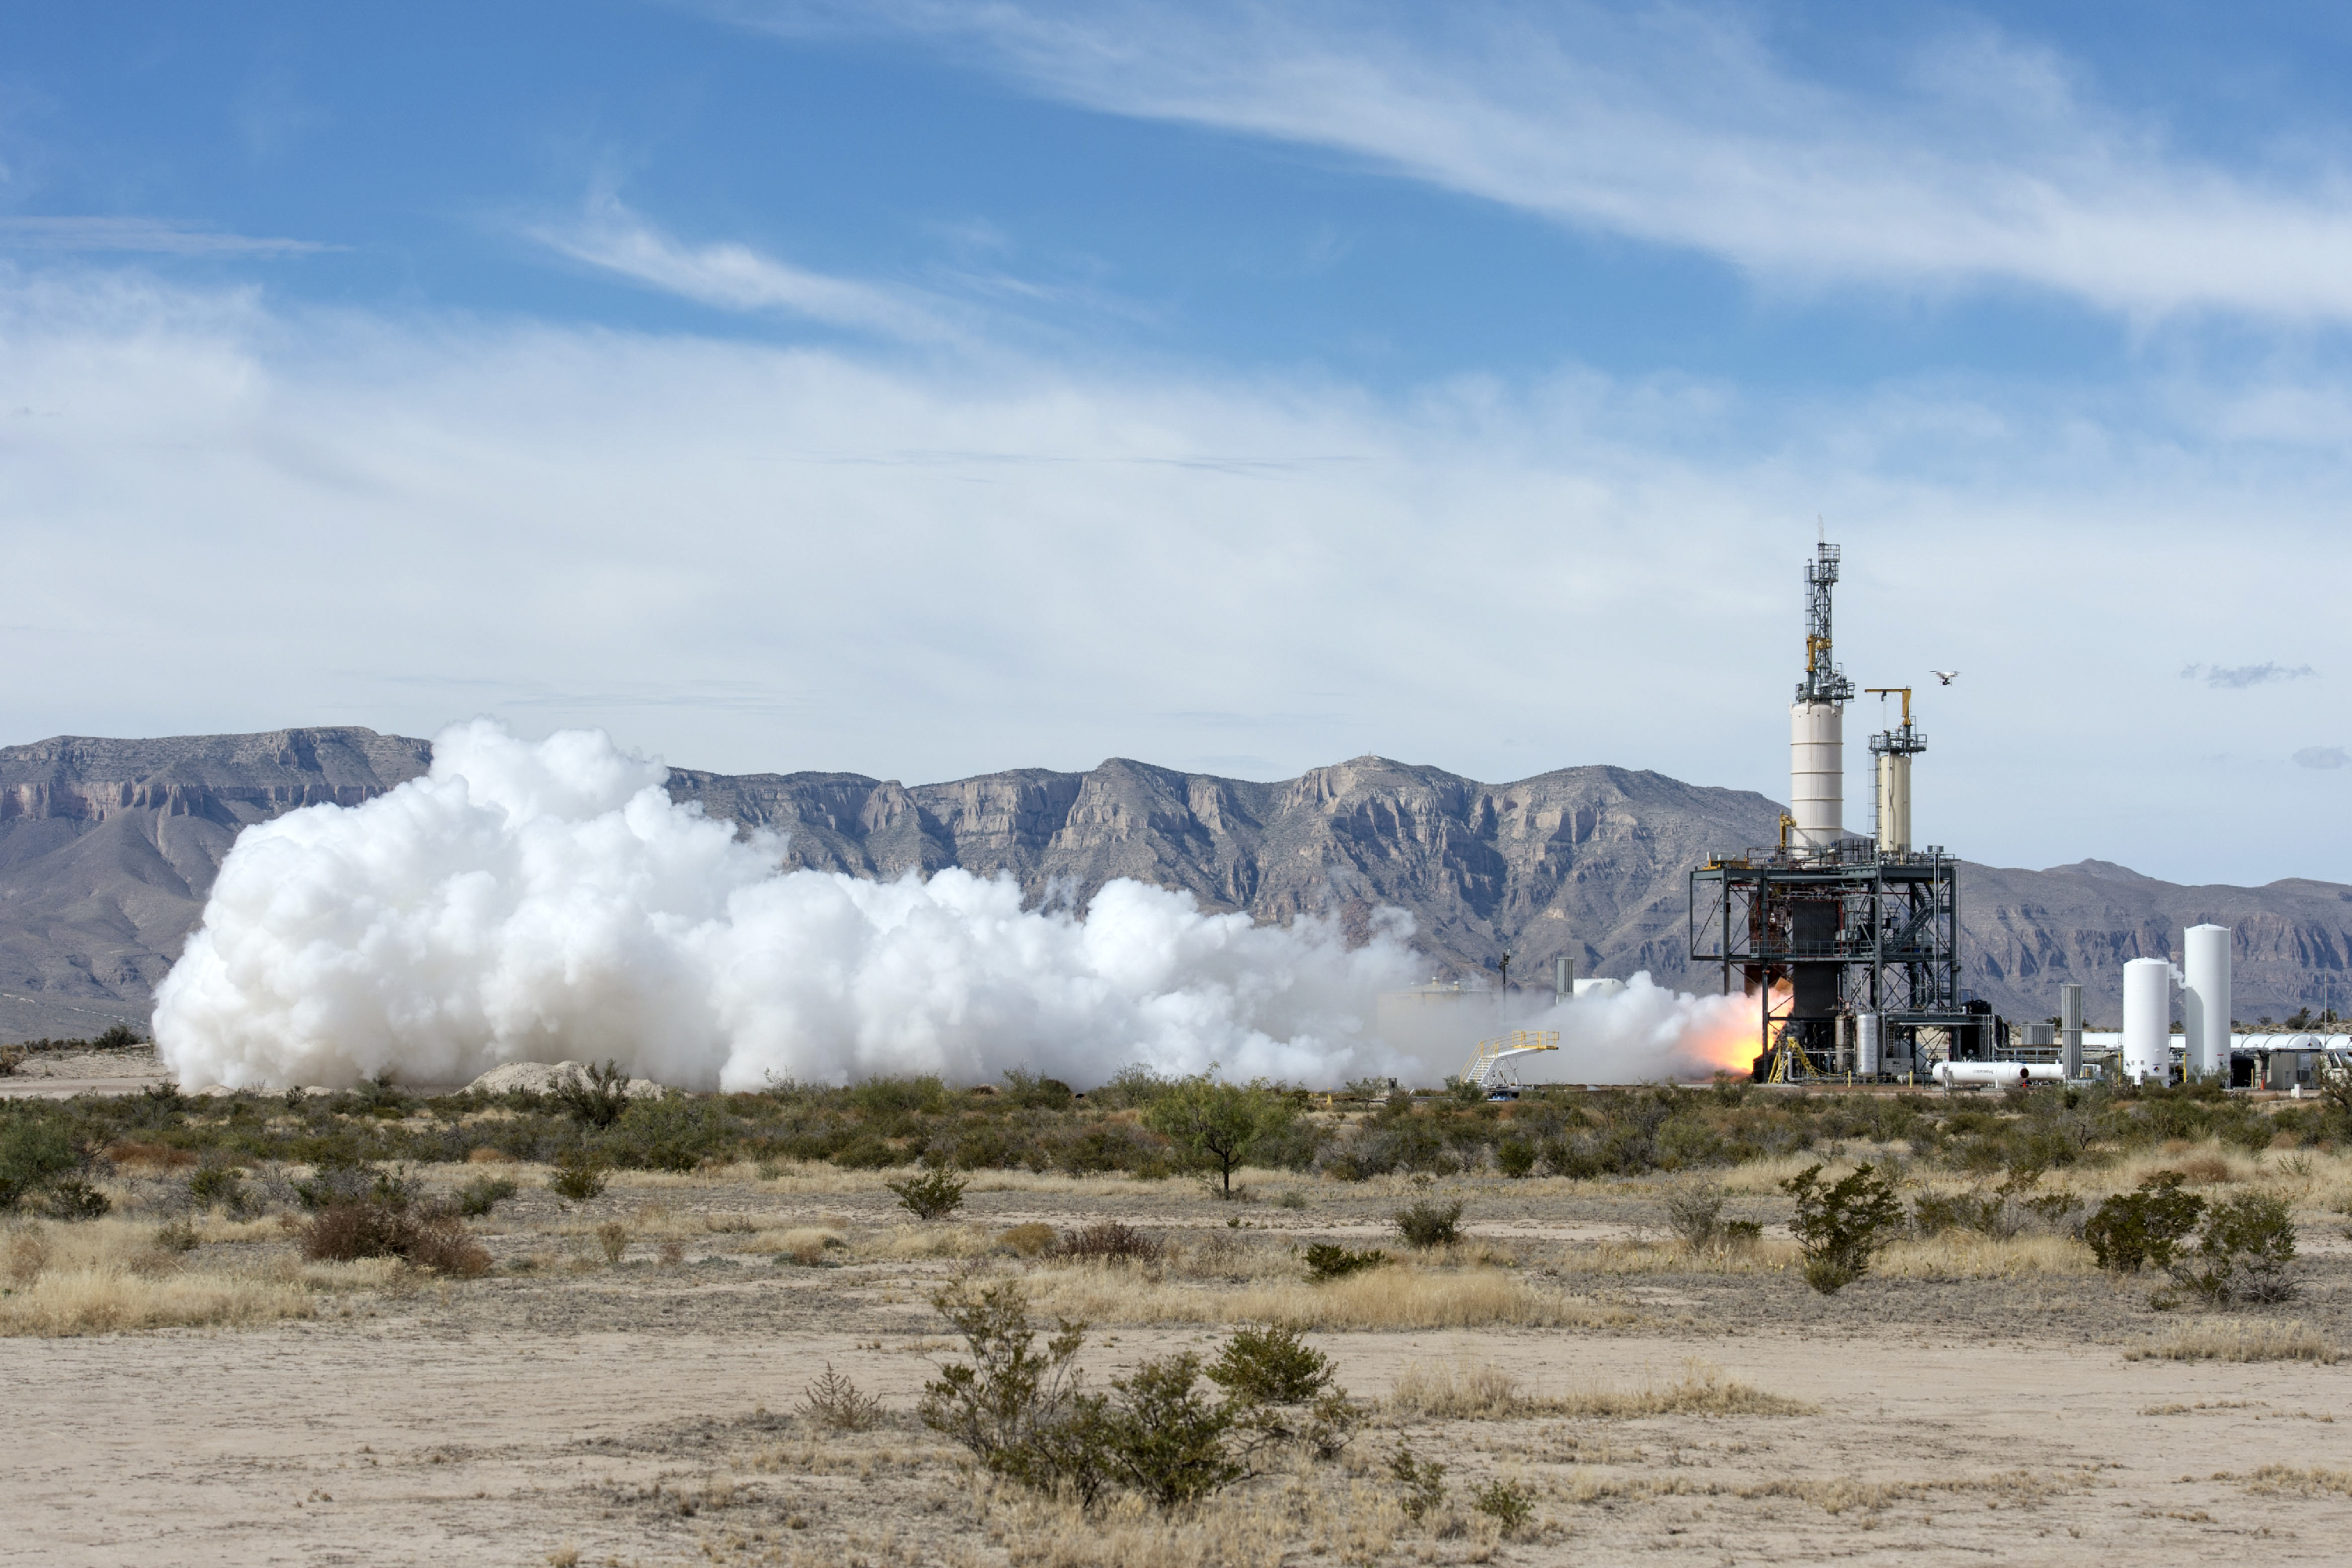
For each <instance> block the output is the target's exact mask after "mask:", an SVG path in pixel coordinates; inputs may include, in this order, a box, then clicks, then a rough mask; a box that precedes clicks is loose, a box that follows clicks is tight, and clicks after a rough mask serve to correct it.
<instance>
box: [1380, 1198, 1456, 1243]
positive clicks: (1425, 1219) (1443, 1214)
mask: <svg viewBox="0 0 2352 1568" xmlns="http://www.w3.org/2000/svg"><path fill="white" fill-rule="evenodd" d="M1464 1206H1465V1205H1464V1204H1463V1202H1462V1200H1461V1199H1460V1198H1456V1199H1454V1201H1453V1202H1452V1203H1450V1204H1440V1203H1432V1202H1430V1201H1428V1200H1427V1199H1423V1201H1421V1202H1419V1203H1416V1204H1414V1205H1412V1206H1410V1207H1408V1208H1402V1209H1399V1210H1398V1211H1397V1212H1396V1214H1395V1215H1393V1216H1392V1217H1391V1222H1390V1223H1391V1224H1392V1225H1394V1226H1396V1230H1397V1235H1398V1236H1400V1237H1402V1238H1403V1239H1404V1242H1405V1245H1406V1246H1408V1247H1423V1248H1428V1247H1451V1246H1452V1245H1453V1244H1454V1243H1455V1242H1457V1241H1459V1240H1461V1239H1462V1233H1461V1224H1462V1210H1463V1208H1464Z"/></svg>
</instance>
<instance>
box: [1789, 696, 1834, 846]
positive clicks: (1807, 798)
mask: <svg viewBox="0 0 2352 1568" xmlns="http://www.w3.org/2000/svg"><path fill="white" fill-rule="evenodd" d="M1789 815H1790V816H1791V817H1793V818H1795V819H1796V824H1797V826H1796V828H1795V831H1794V832H1792V833H1791V834H1790V838H1791V840H1792V841H1793V842H1795V843H1796V844H1798V845H1801V846H1802V847H1805V848H1808V849H1827V848H1830V847H1833V846H1834V845H1835V844H1836V843H1837V841H1838V840H1839V839H1841V838H1843V837H1845V711H1844V710H1843V708H1841V707H1840V706H1839V705H1838V704H1836V703H1834V702H1799V703H1795V704H1793V705H1792V706H1790V709H1789Z"/></svg>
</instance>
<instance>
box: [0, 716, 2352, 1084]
mask: <svg viewBox="0 0 2352 1568" xmlns="http://www.w3.org/2000/svg"><path fill="white" fill-rule="evenodd" d="M430 755H431V752H430V747H429V746H428V745H427V744H426V742H423V741H415V740H408V739H404V738H402V737H398V736H389V735H378V734H375V733H374V732H373V731H367V730H360V729H337V730H288V731H273V732H271V733H268V734H262V735H217V736H194V737H183V738H178V739H172V740H160V741H100V740H88V739H81V738H73V737H68V738H61V739H58V740H52V741H44V742H39V743H37V744H36V745H30V746H14V747H6V748H0V1037H7V1038H22V1037H31V1036H37V1035H60V1034H73V1035H82V1034H89V1033H93V1032H95V1031H96V1030H98V1029H102V1028H104V1027H105V1026H107V1025H108V1024H109V1023H112V1022H115V1021H118V1020H121V1021H126V1022H130V1023H131V1024H133V1025H135V1026H144V1023H145V1019H146V1015H147V1011H148V1007H149V1005H150V1002H151V996H152V989H153V986H154V984H155V983H156V982H157V981H159V980H161V979H162V978H163V973H164V972H165V971H166V970H167V969H169V967H170V965H171V962H172V960H173V957H175V956H176V955H177V953H178V952H179V947H180V943H181V942H182V940H183V939H184V937H185V935H186V933H187V931H189V930H190V929H191V928H193V927H194V924H195V922H196V920H197V918H198V916H199V914H200V913H201V912H202V909H203V903H204V898H205V892H206V891H207V890H208V889H210V887H211V885H212V879H213V876H214V874H215V871H216V870H217V869H218V868H219V865H220V860H221V857H222V856H223V855H225V854H226V853H227V850H228V846H229V844H230V842H231V841H232V840H233V839H234V838H235V837H236V833H237V831H238V830H239V829H240V828H242V827H243V826H246V825H247V823H251V822H258V821H263V820H266V819H267V818H268V817H271V816H277V815H278V814H280V813H282V812H286V811H289V810H293V809H295V808H297V807H299V806H303V805H314V804H317V803H320V802H324V801H331V802H334V803H336V804H339V805H356V804H357V803H359V802H360V801H362V800H365V799H367V798H369V797H370V796H372V795H378V794H381V793H383V791H384V790H387V789H390V788H392V787H393V786H394V785H395V784H399V783H401V782H402V781H404V780H405V779H409V778H413V777H415V776H416V775H417V774H418V773H422V772H424V770H425V767H426V765H427V763H429V761H430ZM669 790H670V794H671V795H672V796H673V797H675V798H677V799H679V800H698V801H700V802H701V803H702V805H703V807H704V809H705V810H707V811H709V813H710V814H711V815H712V816H718V817H722V818H725V819H727V820H730V821H733V822H736V823H738V824H741V825H743V826H761V827H768V828H772V829H775V830H777V831H779V832H781V833H783V834H785V835H786V836H787V839H786V849H785V858H786V860H787V862H788V863H789V864H792V865H794V866H807V867H814V868H820V869H824V870H834V871H845V872H847V873H849V874H851V875H854V876H860V877H892V876H897V875H899V874H901V873H903V872H906V871H908V870H915V871H920V872H929V871H933V870H937V869H939V868H941V867H945V866H961V867H963V868H967V869H969V870H971V871H973V872H976V873H978V874H980V875H983V876H993V875H997V874H999V873H1004V874H1009V875H1011V876H1012V877H1013V878H1014V879H1016V880H1017V881H1018V882H1020V884H1021V886H1022V888H1023V889H1024V892H1025V893H1026V894H1027V895H1028V897H1029V898H1030V899H1031V900H1032V901H1038V900H1045V899H1049V898H1055V899H1066V900H1076V902H1077V903H1079V904H1080V905H1083V904H1084V903H1085V901H1086V900H1088V899H1090V898H1091V897H1092V896H1093V894H1094V893H1095V891H1096V890H1097V889H1099V888H1101V886H1102V885H1103V884H1104V883H1105V882H1107V881H1108V880H1110V879H1113V878H1115V877H1133V878H1137V879H1141V880H1145V881H1150V882H1154V883H1158V884H1160V885H1161V886H1165V887H1171V888H1181V889H1186V890H1188V891H1190V892H1191V893H1192V894H1193V896H1194V897H1196V898H1197V899H1199V900H1200V901H1201V902H1202V905H1203V906H1204V907H1207V908H1212V909H1218V910H1235V909H1238V910H1248V911H1249V912H1250V913H1251V914H1252V915H1254V916H1255V917H1256V918H1257V919H1259V920H1262V921H1290V920H1293V919H1296V918H1297V916H1299V915H1302V914H1314V915H1323V916H1328V917H1330V918H1333V919H1336V920H1338V921H1340V922H1341V924H1342V927H1343V929H1345V930H1347V931H1349V932H1350V933H1351V934H1354V935H1357V936H1361V935H1362V934H1363V933H1364V932H1365V931H1367V930H1368V929H1369V922H1370V917H1371V914H1372V911H1373V910H1375V909H1377V908H1378V907H1380V906H1381V905H1382V904H1393V905H1397V906H1400V907H1402V908H1403V909H1405V910H1409V911H1411V913H1412V916H1413V918H1414V920H1415V922H1416V925H1417V931H1418V935H1417V937H1416V939H1415V940H1416V942H1417V944H1418V945H1419V946H1421V947H1422V949H1423V951H1425V952H1427V953H1428V954H1429V957H1430V966H1431V971H1432V973H1441V974H1447V975H1461V974H1467V973H1475V972H1477V971H1479V970H1482V969H1484V968H1486V966H1487V965H1488V964H1489V963H1492V961H1493V960H1494V959H1495V958H1496V956H1497V955H1498V954H1500V953H1501V952H1503V951H1504V950H1505V949H1506V948H1507V949H1508V950H1509V951H1510V952H1511V953H1512V968H1513V970H1514V972H1515V973H1517V974H1519V975H1523V976H1525V977H1526V979H1527V981H1528V983H1529V984H1535V985H1538V986H1544V985H1548V984H1549V978H1548V977H1549V971H1550V968H1551V961H1552V959H1553V957H1554V956H1555V955H1556V954H1558V953H1561V952H1567V953H1569V954H1570V955H1571V956H1572V957H1574V959H1575V960H1576V964H1577V972H1578V973H1580V974H1587V975H1591V974H1615V975H1624V974H1630V973H1633V971H1635V970H1637V969H1646V970H1648V971H1650V972H1651V973H1652V974H1653V975H1654V976H1655V977H1656V978H1657V979H1658V980H1660V981H1661V982H1662V983H1665V984H1675V985H1680V986H1683V987H1685V988H1687V989H1694V990H1706V991H1711V990H1713V989H1715V987H1716V984H1717V975H1716V973H1713V972H1711V971H1702V972H1697V973H1694V972H1693V971H1692V969H1691V966H1690V964H1689V962H1688V959H1687V958H1686V956H1685V954H1686V953H1687V951H1688V946H1687V937H1686V934H1685V893H1686V875H1687V873H1688V871H1689V868H1691V866H1692V865H1694V864H1695V863H1696V862H1698V861H1699V860H1701V859H1703V858H1705V857H1706V854H1707V852H1708V851H1710V850H1716V849H1725V848H1740V847H1746V846H1749V845H1755V844H1762V843H1767V842H1769V841H1770V840H1771V838H1772V837H1773V836H1774V834H1775V832H1776V831H1777V828H1778V823H1779V816H1780V807H1779V805H1777V804H1776V803H1774V802H1771V801H1769V800H1766V799H1765V798H1764V797H1763V796H1761V795H1754V794H1750V793H1746V792H1742V791H1735V790H1723V789H1709V788H1703V787H1699V786H1696V785H1692V784H1681V783H1678V782H1677V781H1675V780H1673V779H1669V778H1665V777H1664V776H1662V775H1660V774H1657V773H1636V772H1631V771H1628V770H1626V769H1622V768H1612V767H1580V768H1564V769H1561V770H1560V771H1559V772H1557V773H1544V774H1540V775H1538V776H1537V777H1535V778H1531V779H1523V780H1520V781H1518V782H1517V783H1515V784H1479V783H1477V782H1475V781H1474V780H1470V779H1465V778H1462V777H1459V776H1458V775H1456V774H1453V773H1444V772H1443V771H1441V770H1439V769H1436V768H1428V767H1415V766H1412V765H1409V764H1406V763H1393V762H1390V761H1388V760H1387V759H1385V758H1381V757H1359V758H1356V759H1355V760H1353V761H1351V762H1346V763H1338V764H1336V765H1334V766H1330V767H1325V768H1317V769H1315V770H1313V771H1312V772H1309V773H1305V774H1303V775H1301V776H1300V777H1298V778H1296V779H1290V780H1286V781H1282V782H1279V783H1274V784H1261V783H1254V782H1250V781H1247V780H1241V779H1223V778H1215V777H1212V776H1209V775H1206V774H1200V773H1177V772H1174V771H1172V770H1170V769H1167V768H1158V767H1153V766H1151V765H1150V764H1149V763H1137V762H1129V761H1127V760H1125V759H1118V758H1115V759H1113V760H1111V761H1109V762H1107V763H1103V764H1102V765H1101V766H1100V767H1097V768H1096V769H1094V770H1092V771H1091V772H1088V773H1051V772H1047V771H1045V770H1042V769H1023V770H1018V771H1015V772H1012V773H992V774H988V775H986V776H984V777H981V778H973V779H961V780H958V781H956V782H955V783H952V784H918V785H915V786H913V787H912V788H909V787H908V786H907V785H904V784H898V783H897V782H896V781H892V780H877V779H869V778H865V777H861V776H859V775H857V774H854V773H789V774H776V773H753V774H745V775H740V776H730V775H726V774H719V773H698V772H695V771H692V770H689V769H677V770H674V771H673V772H672V773H671V775H670V781H669ZM1960 896H1961V904H1962V925H1963V939H1964V949H1963V955H1964V958H1965V960H1966V963H1967V965H1968V968H1967V973H1965V975H1964V976H1963V982H1964V984H1969V985H1970V986H1972V987H1973V988H1974V989H1975V990H1976V991H1977V992H1978V993H1979V994H1981V995H1984V996H1987V997H1989V998H1990V999H1991V1000H1992V1002H1993V1004H1994V1005H1996V1006H1997V1007H1999V1008H2000V1009H2001V1010H2002V1011H2003V1012H2005V1013H2007V1014H2009V1015H2010V1016H2012V1017H2017V1018H2021V1019H2038V1018H2043V1017H2047V1016H2050V1015H2052V1014H2053V1013H2055V1012H2056V1011H2057V1008H2058V986H2059V984H2061V983H2062V982H2063V981H2065V980H2069V979H2076V980H2081V981H2083V982H2084V985H2085V987H2086V995H2087V1001H2088V1005H2089V1007H2090V1010H2091V1012H2092V1014H2093V1016H2095V1017H2096V1018H2102V1019H2112V1018H2113V1017H2114V1016H2116V1012H2117V1009H2118V1000H2117V999H2118V994H2119V991H2120V986H2121V979H2120V969H2121V965H2122V964H2123V963H2124V961H2125V960H2126V959H2130V958H2137V957H2141V956H2144V955H2155V956H2164V955H2167V954H2168V953H2170V952H2172V951H2173V949H2174V947H2175V945H2176V944H2177V943H2178V942H2179V931H2180V928H2181V927H2182V926H2183V925H2188V924H2194V923H2196V922H2197V921H2200V920H2213V921H2219V922H2220V923H2221V924H2223V925H2228V926H2231V927H2232V928H2234V930H2235V931H2236V932H2237V938H2236V942H2237V955H2238V956H2237V969H2236V985H2235V989H2236V999H2237V1008H2236V1011H2237V1013H2238V1016H2240V1017H2241V1018H2243V1019H2246V1020H2249V1021H2252V1019H2254V1018H2255V1017H2257V1016H2262V1015H2264V1014H2268V1015H2270V1016H2275V1017H2284V1016H2286V1015H2287V1014H2289V1013H2292V1012H2293V1011H2294V1009H2295V1008H2296V1007H2298V1006H2301V1005H2314V1006H2316V1005H2322V1004H2324V1003H2326V1002H2329V1001H2333V1003H2334V1004H2335V1005H2336V1006H2337V1007H2338V1008H2339V1009H2343V1008H2345V1007H2346V1005H2347V1003H2352V991H2347V989H2345V987H2344V986H2343V984H2342V982H2343V980H2344V977H2345V970H2346V967H2347V962H2352V888H2346V887H2340V886H2337V885H2336V884H2333V883H2323V882H2310V881H2284V882H2274V883H2273V884H2271V885H2270V886H2269V887H2266V888H2226V887H2217V888H2183V887H2178V886H2175V885H2173V884H2171V883H2167V882H2159V881H2156V880H2154V879H2150V878H2147V877H2142V876H2139V875H2138V874H2137V873H2136V872H2133V871H2129V870H2126V869H2125V868H2122V867H2120V866H2112V865H2107V864H2105V863H2104V862H2098V861H2084V862H2083V863H2082V864H2081V865H2078V866H2067V867H2059V868H2054V869H2052V870H2048V871H2022V870H2004V869H1995V868H1988V867H1980V866H1969V867H1967V868H1965V869H1964V870H1963V872H1962V880H1961V888H1960Z"/></svg>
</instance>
